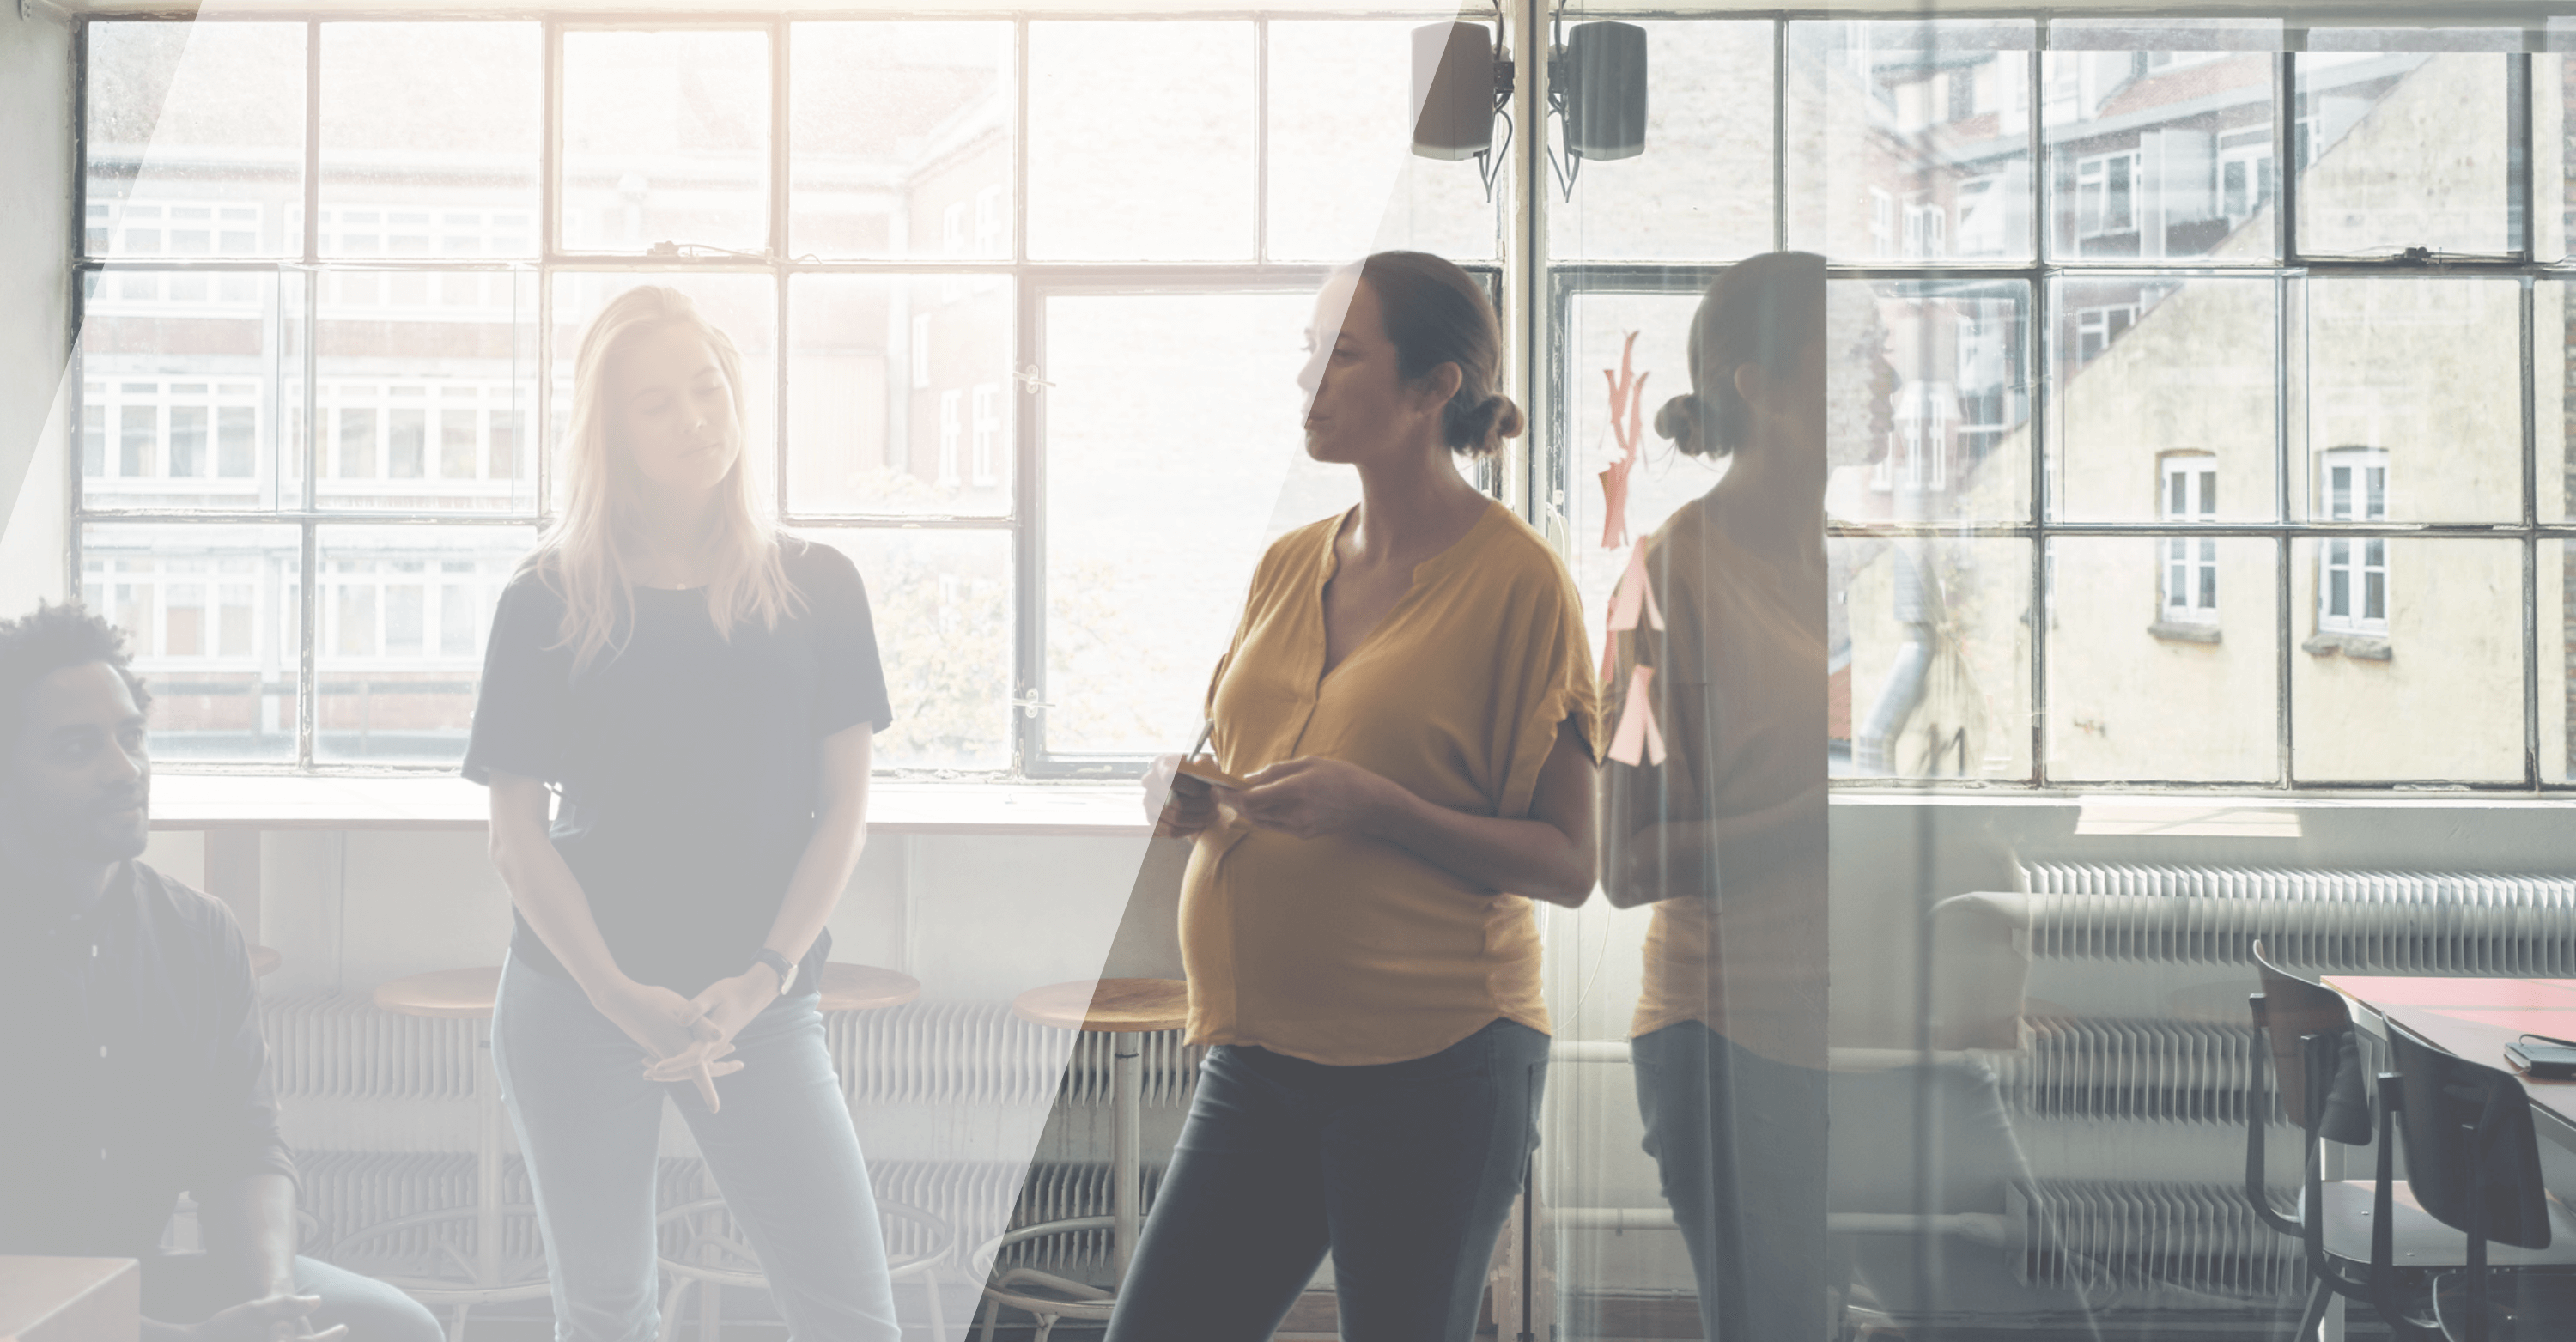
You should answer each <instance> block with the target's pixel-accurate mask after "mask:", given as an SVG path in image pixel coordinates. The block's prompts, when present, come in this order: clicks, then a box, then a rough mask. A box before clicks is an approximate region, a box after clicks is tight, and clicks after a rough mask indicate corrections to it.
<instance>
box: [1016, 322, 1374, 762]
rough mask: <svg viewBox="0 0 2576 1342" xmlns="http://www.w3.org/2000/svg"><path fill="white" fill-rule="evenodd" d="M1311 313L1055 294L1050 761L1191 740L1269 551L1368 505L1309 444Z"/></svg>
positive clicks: (1049, 357)
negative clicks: (1258, 564)
mask: <svg viewBox="0 0 2576 1342" xmlns="http://www.w3.org/2000/svg"><path fill="white" fill-rule="evenodd" d="M1313 306H1314V299H1313V296H1312V295H1310V294H1305V293H1270V294H1153V295H1100V296H1090V295H1081V296H1075V295H1065V296H1059V297H1050V298H1049V299H1048V300H1047V301H1046V310H1045V315H1044V319H1043V320H1044V322H1045V331H1044V338H1045V341H1046V355H1045V360H1046V370H1047V377H1048V379H1049V380H1050V381H1052V382H1053V383H1054V384H1055V385H1054V386H1053V387H1051V388H1049V389H1048V390H1047V392H1046V407H1045V410H1046V418H1045V420H1044V423H1045V425H1046V441H1045V446H1044V450H1045V452H1046V462H1047V472H1046V498H1045V504H1044V506H1045V508H1046V517H1047V529H1046V558H1045V561H1044V562H1045V565H1046V574H1045V576H1046V584H1047V594H1046V689H1045V694H1044V696H1043V697H1045V698H1046V699H1048V700H1050V701H1052V703H1053V704H1054V705H1055V706H1054V707H1053V708H1051V709H1049V710H1047V717H1046V743H1047V749H1048V750H1050V751H1051V752H1055V753H1058V754H1077V753H1085V754H1087V753H1096V754H1136V755H1141V754H1147V753H1152V752H1156V751H1166V750H1182V749H1186V748H1187V747H1188V746H1189V743H1190V739H1191V738H1192V737H1194V736H1196V735H1197V734H1198V729H1199V724H1200V721H1201V709H1202V706H1203V705H1204V703H1205V700H1206V697H1207V686H1208V674H1209V672H1210V671H1212V670H1214V669H1215V667H1216V662H1217V658H1218V657H1219V656H1221V655H1223V654H1224V652H1225V647H1226V641H1227V640H1228V639H1229V638H1230V637H1231V636H1232V635H1233V633H1234V621H1235V615H1236V612H1238V611H1240V610H1241V609H1242V608H1243V593H1244V587H1245V585H1246V584H1247V583H1249V582H1250V581H1251V579H1252V567H1253V564H1254V562H1255V561H1257V560H1258V559H1259V558H1260V557H1261V551H1262V548H1263V547H1264V546H1265V545H1267V544H1268V542H1269V541H1270V540H1271V539H1273V538H1275V537H1277V536H1279V535H1281V534H1283V533H1285V532H1287V531H1288V530H1290V529H1292V528H1294V527H1298V526H1303V525H1305V524H1306V523H1308V522H1312V521H1314V520H1316V519H1317V518H1320V517H1326V516H1330V515H1331V514H1332V513H1334V512H1335V511H1336V510H1338V509H1341V508H1346V507H1348V506H1349V505H1350V504H1351V503H1354V502H1356V501H1357V500H1358V496H1359V485H1358V481H1357V478H1356V477H1355V476H1353V475H1352V474H1351V473H1350V472H1348V471H1345V470H1341V469H1339V468H1325V467H1321V466H1317V465H1315V464H1314V463H1312V462H1310V461H1308V460H1307V459H1306V456H1305V453H1304V451H1303V444H1304V431H1303V429H1302V427H1301V424H1302V420H1303V416H1304V408H1305V396H1304V393H1303V392H1301V391H1300V390H1299V389H1298V387H1297V382H1296V377H1297V370H1298V368H1299V366H1300V362H1301V355H1300V353H1299V346H1300V343H1301V338H1302V337H1301V333H1302V332H1303V331H1304V330H1305V328H1306V323H1307V321H1308V320H1309V318H1310V316H1311V314H1312V311H1313ZM1211 426H1222V427H1221V428H1219V429H1216V430H1215V431H1213V432H1212V431H1211ZM1181 556H1186V558H1177V559H1176V557H1181Z"/></svg>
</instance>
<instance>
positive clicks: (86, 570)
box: [80, 522, 303, 762]
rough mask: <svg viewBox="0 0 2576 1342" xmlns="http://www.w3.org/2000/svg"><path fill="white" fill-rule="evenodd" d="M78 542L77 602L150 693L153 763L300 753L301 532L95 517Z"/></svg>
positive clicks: (281, 756)
mask: <svg viewBox="0 0 2576 1342" xmlns="http://www.w3.org/2000/svg"><path fill="white" fill-rule="evenodd" d="M80 542H81V600H82V601H83V602H84V603H85V604H87V605H88V607H89V608H90V609H91V610H93V611H96V612H98V613H99V614H101V615H104V616H106V617H107V618H108V619H109V620H111V621H113V622H115V624H116V626H117V627H118V628H119V629H122V630H124V631H125V634H126V638H127V643H126V647H127V649H128V651H130V652H132V653H133V655H134V669H135V671H136V672H138V673H139V674H141V675H142V676H143V678H144V680H145V682H146V688H148V689H150V690H151V692H152V700H153V703H152V709H151V716H152V740H151V748H152V755H153V758H155V759H158V760H162V761H165V762H167V761H173V760H190V761H196V760H229V761H268V762H275V761H279V760H291V759H294V758H295V718H296V713H295V678H296V670H297V667H298V666H299V665H300V659H301V655H302V654H301V653H300V652H299V650H298V647H297V643H296V635H295V629H296V610H297V602H298V600H299V597H298V592H299V589H300V579H299V577H298V574H299V573H300V572H301V568H302V564H303V540H302V538H301V536H300V535H299V534H298V532H297V530H296V529H295V528H294V527H291V526H276V525H267V526H194V525H186V526H182V525H172V524H170V523H166V522H165V523H148V522H147V523H122V524H119V523H90V524H88V525H85V526H83V527H82V528H81V534H80Z"/></svg>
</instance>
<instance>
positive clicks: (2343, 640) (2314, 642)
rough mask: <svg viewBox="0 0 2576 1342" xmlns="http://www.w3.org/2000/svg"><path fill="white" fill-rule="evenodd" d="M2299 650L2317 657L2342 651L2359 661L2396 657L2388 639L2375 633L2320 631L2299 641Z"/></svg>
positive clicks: (2380, 660)
mask: <svg viewBox="0 0 2576 1342" xmlns="http://www.w3.org/2000/svg"><path fill="white" fill-rule="evenodd" d="M2299 651H2301V652H2306V653H2313V654H2315V655H2316V656H2319V657H2332V656H2334V655H2335V654H2336V653H2342V654H2343V655H2344V656H2346V657H2350V658H2352V659H2353V660H2355V661H2360V662H2387V661H2394V660H2396V657H2397V654H2396V651H2395V650H2394V649H2392V648H2391V647H2389V646H2388V640H2387V639H2385V638H2382V637H2379V636H2378V635H2375V634H2335V633H2321V634H2318V635H2317V636H2316V637H2314V638H2311V639H2309V640H2308V641H2306V642H2304V643H2301V644H2300V645H2299Z"/></svg>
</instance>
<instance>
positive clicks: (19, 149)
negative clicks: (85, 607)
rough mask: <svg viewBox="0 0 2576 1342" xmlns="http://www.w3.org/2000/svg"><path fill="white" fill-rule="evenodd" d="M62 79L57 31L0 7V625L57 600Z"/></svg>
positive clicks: (68, 82)
mask: <svg viewBox="0 0 2576 1342" xmlns="http://www.w3.org/2000/svg"><path fill="white" fill-rule="evenodd" d="M71 73H72V61H71V28H70V25H69V24H67V23H65V22H64V21H63V20H62V19H61V18H60V17H58V16H56V15H54V14H53V13H52V12H51V11H49V10H46V9H44V8H42V7H35V8H31V9H29V10H28V11H27V12H26V13H25V14H24V15H23V16H22V15H21V14H20V13H19V10H18V6H16V5H8V6H0V182H6V183H7V184H8V189H7V190H5V191H0V525H5V530H0V618H5V617H9V616H14V615H17V614H19V613H21V612H23V611H25V610H26V609H27V608H29V607H30V606H32V605H33V604H34V603H35V600H36V598H37V597H38V596H48V597H52V596H59V595H60V594H61V592H62V581H63V580H62V553H63V545H62V497H63V477H62V441H63V439H62V420H61V418H60V415H61V408H60V407H61V396H60V392H61V389H62V378H63V369H64V364H65V360H64V355H65V353H66V351H67V350H68V348H69V345H68V341H67V337H66V333H65V327H64V323H65V321H66V320H67V314H68V312H69V303H70V294H71V271H70V267H69V266H68V265H66V264H65V258H67V257H69V256H70V255H71V236H70V229H71V195H72V191H71V188H72V124H71V123H72V79H71ZM40 444H41V445H42V446H43V447H44V448H46V449H48V450H47V451H45V452H43V453H42V454H41V456H42V458H43V459H41V460H39V456H40V454H39V451H38V448H39V445H40Z"/></svg>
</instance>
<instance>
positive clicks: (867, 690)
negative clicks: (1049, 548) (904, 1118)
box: [464, 537, 894, 995]
mask: <svg viewBox="0 0 2576 1342" xmlns="http://www.w3.org/2000/svg"><path fill="white" fill-rule="evenodd" d="M780 545H781V553H780V558H781V560H782V562H783V563H784V565H785V567H786V572H787V580H788V582H789V583H790V584H792V585H793V586H794V587H795V589H796V591H797V592H798V593H799V594H800V595H801V596H802V597H803V609H801V610H800V611H798V612H797V613H795V614H794V615H791V616H789V617H788V618H786V619H782V620H781V621H779V624H778V627H777V628H776V629H774V630H773V629H767V628H763V627H762V626H761V624H760V623H759V622H758V621H757V620H753V621H747V622H745V623H744V624H743V625H741V626H740V627H738V628H736V629H735V630H734V631H733V634H732V637H730V638H726V637H723V636H720V635H719V634H718V633H717V631H716V628H715V625H714V622H713V621H711V620H710V619H709V618H708V616H707V602H706V595H705V593H703V592H699V591H686V592H674V591H666V590H660V589H655V588H643V587H639V588H637V589H635V596H634V614H633V619H632V622H631V627H630V628H624V629H620V630H618V631H617V633H618V637H617V638H616V639H614V640H612V642H611V645H610V647H609V648H608V649H606V650H603V651H602V652H600V653H599V654H598V655H597V656H596V657H594V658H593V659H592V661H591V664H590V665H589V667H587V668H585V669H584V670H583V671H582V673H581V674H580V675H578V676H576V675H574V674H573V669H572V659H573V650H572V648H571V647H570V646H569V645H567V644H565V643H564V642H563V639H562V634H561V629H562V619H563V608H564V607H563V600H562V598H561V597H560V596H559V595H558V594H557V593H556V592H555V591H554V590H552V589H551V588H550V587H549V586H548V585H547V582H546V579H545V577H544V576H543V574H542V572H541V571H540V570H539V569H538V568H536V567H531V568H530V569H529V570H527V571H523V572H522V573H520V575H519V576H518V577H517V578H515V579H513V580H512V581H511V583H510V586H509V587H508V589H506V590H505V591H503V592H502V594H501V603H500V607H499V609H498V610H497V611H495V612H494V614H493V617H492V641H491V644H490V646H489V647H487V648H486V649H485V651H484V658H483V688H482V694H481V697H480V699H479V700H478V701H477V702H476V704H475V709H474V731H473V737H472V739H471V740H470V741H469V742H468V743H467V745H466V749H465V764H464V772H465V776H466V777H467V778H469V779H472V780H473V781H475V782H477V783H484V784H489V783H490V782H491V781H492V779H491V776H492V773H493V771H495V770H498V771H500V772H503V773H511V774H518V775H521V776H523V777H529V778H537V779H542V780H544V781H545V782H547V783H549V784H552V785H554V787H555V790H556V792H557V794H558V796H559V801H558V804H557V805H556V807H555V816H554V827H553V831H552V834H553V839H554V845H555V850H556V851H557V852H559V853H561V854H563V858H564V862H565V864H566V865H568V866H570V867H571V868H572V874H573V876H574V878H575V879H577V880H578V881H580V883H581V889H582V893H583V894H584V895H586V896H588V898H589V902H590V913H591V917H592V919H593V920H594V921H596V922H597V923H598V924H599V932H600V935H601V936H602V937H603V938H605V939H606V941H607V943H608V950H609V953H610V954H611V955H614V956H615V957H616V959H617V965H618V968H620V969H621V970H623V971H625V973H626V975H627V976H628V977H630V978H632V979H634V980H636V981H637V982H639V983H651V984H659V985H661V986H663V987H666V988H670V989H672V990H674V991H676V992H679V993H681V994H683V995H691V994H695V993H697V992H698V991H699V990H700V989H703V988H705V987H706V986H707V985H708V984H710V983H713V982H714V981H716V980H717V979H720V978H725V977H727V976H730V975H734V974H739V973H742V972H743V971H744V970H746V969H748V968H750V967H751V964H752V957H753V956H754V955H756V954H758V953H759V950H760V947H761V943H762V942H763V941H764V940H766V939H767V937H768V935H769V927H770V924H771V923H772V922H773V921H775V920H776V918H777V916H778V909H779V905H780V904H782V903H783V902H785V899H786V895H787V883H788V880H789V878H791V877H792V876H793V875H794V874H795V871H796V863H797V860H798V859H799V858H800V857H802V856H803V855H804V852H805V845H806V842H807V840H808V839H809V838H811V837H812V835H813V831H814V807H815V802H816V800H817V796H818V793H819V783H820V779H819V774H818V770H819V766H820V762H821V755H822V742H823V738H824V737H827V736H830V735H831V734H833V733H834V732H838V731H840V730H842V729H843V728H846V727H850V726H853V725H855V724H857V723H862V722H866V723H873V724H875V725H876V726H877V727H878V728H880V729H882V728H883V727H884V726H885V725H886V724H887V723H888V722H890V721H892V720H893V718H894V713H893V711H892V709H891V708H889V707H888V705H887V703H886V687H885V673H884V670H883V668H882V667H880V666H879V664H878V662H877V641H876V627H875V624H874V623H873V621H872V620H871V619H870V617H869V614H868V594H867V589H866V588H865V587H864V586H863V585H862V584H861V583H860V581H859V573H858V570H857V569H856V568H855V567H853V566H852V565H851V563H850V561H849V559H848V557H847V556H845V555H843V554H842V553H841V552H840V551H838V550H835V549H832V548H831V547H829V546H825V545H815V544H811V543H808V542H806V541H802V540H798V539H795V538H792V537H790V538H786V539H783V540H782V541H781V542H780ZM830 947H831V937H830V935H829V934H828V933H827V934H825V935H824V936H822V937H820V938H817V939H816V941H815V943H814V948H813V949H812V950H811V951H809V952H808V953H807V954H806V956H805V962H804V964H803V966H802V967H801V968H800V969H799V971H798V973H797V983H798V985H799V986H800V987H804V988H807V989H808V990H809V991H810V990H812V989H814V988H819V986H820V984H821V982H822V975H821V972H820V971H821V969H822V965H823V960H824V957H825V954H826V953H827V952H828V951H829V949H830ZM510 953H511V955H512V956H513V957H515V958H518V959H520V960H524V961H526V962H528V963H530V964H532V965H534V966H536V967H537V968H539V969H541V970H544V971H546V972H549V973H553V974H558V975H562V974H565V972H566V971H565V970H564V968H563V965H562V962H560V961H558V960H557V959H555V957H554V955H553V954H552V953H551V952H549V951H547V949H546V947H545V944H544V943H543V942H541V941H539V940H538V939H537V935H536V933H535V932H534V931H533V930H531V929H530V928H529V926H528V923H527V920H526V919H525V918H520V919H518V926H517V929H516V931H515V932H514V934H513V935H512V937H511V941H510Z"/></svg>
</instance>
